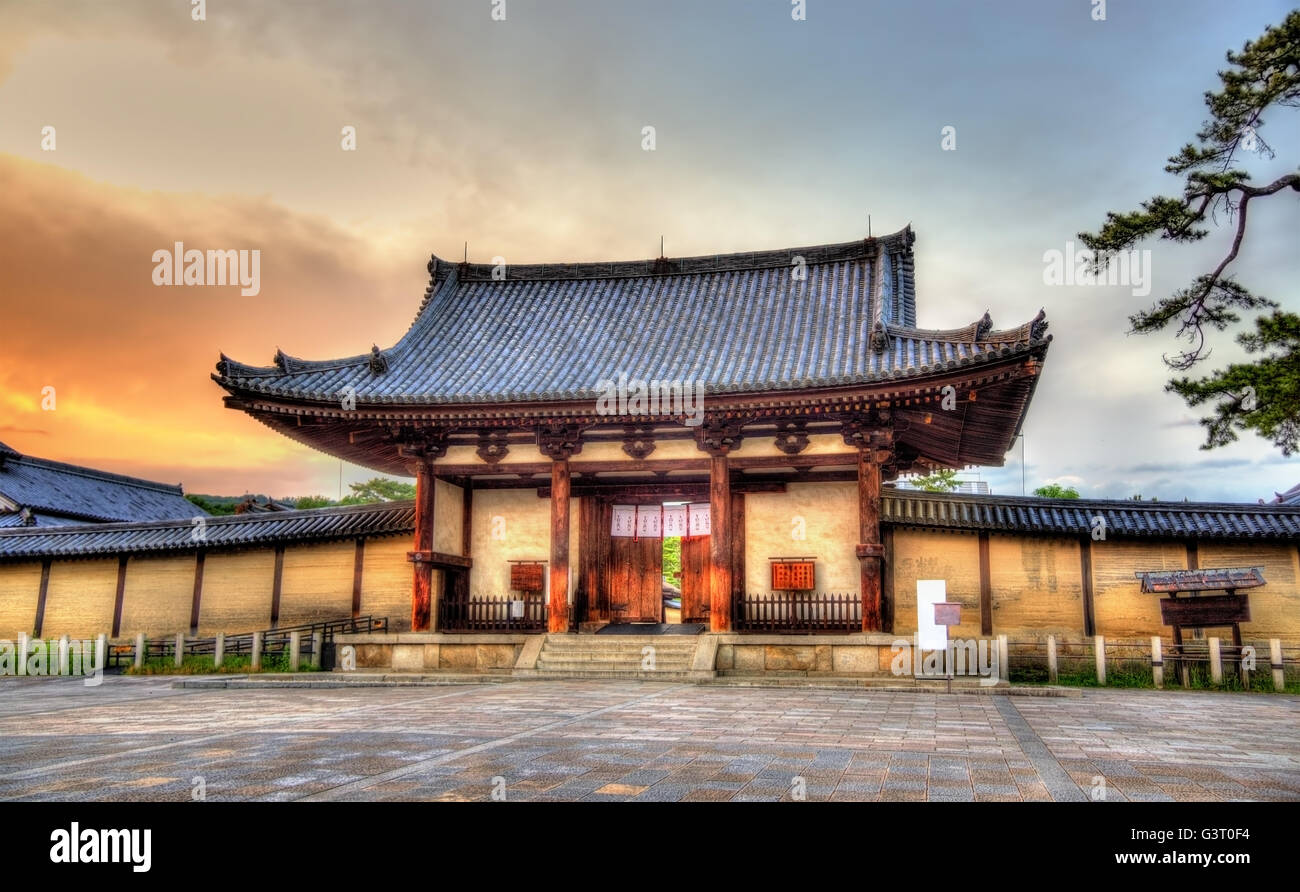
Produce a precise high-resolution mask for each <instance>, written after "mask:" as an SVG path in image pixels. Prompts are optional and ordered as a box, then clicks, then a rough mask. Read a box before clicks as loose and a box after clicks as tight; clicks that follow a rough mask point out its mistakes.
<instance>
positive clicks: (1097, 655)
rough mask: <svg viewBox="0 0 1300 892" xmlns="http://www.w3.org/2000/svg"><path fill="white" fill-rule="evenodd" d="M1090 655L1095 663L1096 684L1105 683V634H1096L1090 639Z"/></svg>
mask: <svg viewBox="0 0 1300 892" xmlns="http://www.w3.org/2000/svg"><path fill="white" fill-rule="evenodd" d="M1092 641H1093V644H1092V656H1093V660H1094V661H1095V662H1096V664H1097V684H1099V685H1103V686H1104V685H1105V684H1106V636H1105V635H1096V636H1094V637H1093V639H1092Z"/></svg>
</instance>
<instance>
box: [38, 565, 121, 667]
mask: <svg viewBox="0 0 1300 892" xmlns="http://www.w3.org/2000/svg"><path fill="white" fill-rule="evenodd" d="M119 573H120V571H119ZM49 591H50V559H49V558H46V559H45V560H43V561H41V587H40V590H39V591H37V593H36V623H35V628H33V629H32V634H33V635H35V636H36V637H37V638H40V637H41V627H42V626H44V625H45V600H46V596H47V595H48V594H49ZM26 662H27V661H26V658H24V660H23V663H24V665H26ZM26 671H27V670H26V669H24V670H23V672H26Z"/></svg>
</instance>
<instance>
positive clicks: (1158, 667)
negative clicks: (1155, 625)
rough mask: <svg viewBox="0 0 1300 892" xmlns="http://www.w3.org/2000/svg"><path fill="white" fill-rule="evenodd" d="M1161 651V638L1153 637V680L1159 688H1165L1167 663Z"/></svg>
mask: <svg viewBox="0 0 1300 892" xmlns="http://www.w3.org/2000/svg"><path fill="white" fill-rule="evenodd" d="M1163 656H1164V655H1163V654H1162V653H1161V651H1160V636H1159V635H1152V636H1151V680H1152V681H1154V682H1155V685H1156V687H1157V688H1163V687H1164V686H1165V661H1164V659H1163Z"/></svg>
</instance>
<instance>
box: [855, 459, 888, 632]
mask: <svg viewBox="0 0 1300 892" xmlns="http://www.w3.org/2000/svg"><path fill="white" fill-rule="evenodd" d="M874 458H875V453H874V452H873V451H872V450H871V449H869V448H863V449H859V450H858V549H857V552H858V565H859V567H860V570H861V576H860V579H861V596H862V631H864V632H879V631H881V629H882V628H883V626H882V625H881V609H880V590H881V579H880V561H881V558H883V557H884V554H885V547H884V544H883V543H882V542H881V541H880V465H879V464H877V463H876V462H875V461H874V460H873V459H874Z"/></svg>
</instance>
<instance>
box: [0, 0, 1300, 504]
mask: <svg viewBox="0 0 1300 892" xmlns="http://www.w3.org/2000/svg"><path fill="white" fill-rule="evenodd" d="M1105 6H1106V9H1105V19H1104V20H1095V19H1094V17H1093V16H1094V11H1095V8H1096V4H1095V3H1094V2H1093V0H1025V2H1015V0H1006V2H999V3H978V2H961V0H952V2H939V0H917V2H911V3H906V4H896V3H884V2H879V0H869V2H861V0H860V2H832V0H807V2H806V3H805V4H803V9H804V12H805V17H804V18H802V19H797V18H796V15H792V13H796V14H797V8H796V6H795V5H794V4H792V3H791V2H789V0H737V2H730V0H710V2H708V3H699V2H678V0H635V2H634V0H625V2H619V0H590V2H577V0H573V2H569V0H547V2H526V0H504V2H501V0H459V2H434V0H420V2H398V0H377V2H373V3H354V2H343V0H337V2H332V0H321V2H314V0H304V2H296V3H277V4H267V3H263V2H260V0H212V2H208V3H206V4H204V5H203V8H202V10H201V12H202V14H203V15H202V17H201V18H196V16H198V14H199V12H200V10H199V8H198V6H197V0H166V2H162V0H115V2H113V3H103V2H98V0H85V2H82V0H32V2H26V0H0V345H2V350H0V441H3V442H5V443H7V444H9V445H10V446H12V447H14V448H15V449H17V450H19V451H20V452H24V453H28V454H32V455H38V456H42V457H46V458H53V459H59V460H63V461H70V462H75V463H79V464H85V465H90V466H93V467H97V468H103V469H107V470H112V471H116V472H119V473H125V474H134V475H137V476H143V477H147V478H150V479H156V480H162V481H165V482H179V483H182V484H183V486H184V487H185V490H186V491H187V492H196V493H216V494H225V495H238V494H241V493H244V492H261V493H268V494H271V495H273V496H277V497H285V496H298V495H305V494H309V493H322V494H325V495H329V496H337V495H338V491H339V487H340V479H341V481H342V484H343V486H344V488H345V489H346V484H347V483H349V482H353V481H358V480H364V479H368V478H369V477H371V476H373V473H372V472H370V471H368V470H367V469H364V468H359V467H355V466H351V465H344V466H342V467H341V468H340V463H339V462H338V460H336V459H333V458H331V457H329V456H326V455H323V454H321V453H318V452H315V451H313V450H311V449H310V448H308V447H306V446H302V445H299V444H296V443H294V442H292V441H290V440H288V439H286V438H284V437H281V436H279V435H277V434H275V433H273V432H272V431H271V430H269V429H268V428H266V427H264V426H262V425H261V424H259V423H258V422H256V421H254V420H253V419H251V418H249V417H248V416H246V415H244V414H243V413H241V412H236V411H232V410H229V409H226V408H225V407H224V406H223V405H222V399H221V398H222V396H223V391H222V390H221V389H220V388H219V387H218V386H217V385H216V384H215V383H213V382H212V381H211V379H210V377H209V376H210V374H211V372H212V371H213V369H214V365H215V363H216V361H217V359H218V358H219V356H220V354H221V353H223V352H224V353H225V354H226V355H228V356H231V357H232V358H235V359H238V360H241V361H243V362H250V363H254V364H258V365H269V364H270V363H271V360H272V357H273V355H274V353H275V350H276V349H277V348H280V349H283V350H284V351H285V352H286V353H289V354H291V355H294V356H300V357H304V358H316V359H322V358H331V357H336V356H350V355H355V354H358V353H363V352H366V351H368V350H369V348H370V346H371V344H378V345H379V346H380V347H386V346H390V345H392V344H393V343H395V342H396V341H397V340H398V338H400V337H401V335H402V334H403V333H404V332H405V330H406V328H407V327H408V326H409V325H410V323H411V320H412V318H413V317H414V314H415V311H416V309H417V308H418V306H419V303H420V300H421V298H422V297H423V293H424V288H425V286H426V284H427V279H428V275H427V271H426V269H425V266H426V264H427V262H428V259H429V255H430V254H431V253H436V254H438V255H439V256H442V257H447V258H453V259H459V258H460V256H461V255H462V253H463V252H466V251H467V252H468V255H469V259H470V260H472V261H490V260H491V259H492V258H494V257H497V256H500V257H504V258H506V260H507V262H510V263H528V262H550V261H558V262H576V261H586V260H626V259H642V258H647V257H654V256H657V255H658V253H659V243H660V242H659V240H660V237H661V236H662V238H663V240H664V242H663V243H664V251H665V253H666V254H668V255H669V256H688V255H693V254H713V253H725V252H728V251H749V250H762V249H773V248H783V247H790V246H799V245H809V244H819V243H825V242H838V241H848V240H851V239H856V238H861V237H863V236H865V235H866V234H867V227H868V216H870V225H871V229H872V231H873V232H874V233H875V234H877V235H879V234H883V233H887V232H892V231H895V230H897V229H900V228H901V227H903V226H904V225H906V224H908V223H910V224H911V225H912V226H913V228H914V229H915V231H916V233H917V240H916V245H915V251H916V261H917V271H916V277H917V308H918V324H919V325H920V326H922V327H930V328H952V327H958V326H962V325H966V324H968V323H969V322H972V321H974V320H975V319H977V318H979V317H980V316H981V315H982V314H983V313H984V312H985V311H986V310H987V311H989V312H990V314H991V315H992V318H993V321H994V323H995V327H998V328H1011V327H1014V326H1016V325H1019V324H1021V323H1023V322H1025V321H1028V320H1029V319H1030V318H1032V317H1033V315H1034V314H1035V313H1036V312H1037V311H1038V310H1039V308H1040V307H1041V308H1045V309H1046V311H1047V318H1048V320H1049V323H1050V329H1049V330H1050V332H1051V333H1052V334H1053V335H1054V341H1053V344H1052V347H1051V349H1050V351H1049V353H1048V357H1047V361H1046V364H1045V368H1044V372H1043V377H1042V380H1041V381H1040V383H1039V386H1038V389H1037V392H1036V395H1035V398H1034V401H1033V404H1032V405H1031V407H1030V411H1029V416H1028V421H1027V422H1026V424H1025V428H1024V432H1025V437H1024V443H1023V454H1024V465H1023V467H1022V463H1021V452H1022V449H1021V446H1020V445H1017V447H1016V448H1015V449H1013V450H1012V451H1011V452H1010V453H1008V455H1007V459H1006V464H1005V465H1004V466H1003V467H1002V468H983V469H978V474H979V476H980V477H981V479H984V480H986V481H988V482H989V483H990V485H991V486H992V488H993V491H994V492H998V493H1005V494H1019V493H1020V491H1021V479H1022V476H1023V478H1024V480H1025V481H1026V483H1027V487H1028V489H1033V488H1034V487H1035V486H1038V485H1041V484H1043V483H1046V482H1059V483H1062V484H1065V485H1071V486H1074V487H1076V488H1077V489H1078V490H1079V491H1080V493H1081V494H1082V495H1083V496H1085V497H1092V498H1128V497H1130V496H1133V495H1135V494H1141V495H1143V496H1144V497H1146V498H1152V497H1157V498H1159V499H1161V500H1181V499H1184V498H1186V499H1190V500H1193V501H1252V502H1253V501H1255V500H1257V499H1259V498H1265V497H1271V495H1272V493H1274V492H1275V491H1278V490H1283V489H1286V488H1289V487H1290V486H1292V485H1294V484H1295V483H1296V482H1300V461H1297V459H1296V458H1285V457H1283V456H1282V455H1281V454H1280V452H1279V451H1277V450H1276V449H1275V448H1274V447H1272V446H1271V445H1270V444H1269V443H1267V442H1265V441H1263V440H1260V439H1258V438H1256V437H1254V436H1253V435H1245V436H1244V437H1243V438H1242V440H1241V441H1239V442H1238V443H1236V444H1233V445H1231V446H1229V447H1227V448H1220V449H1216V450H1213V451H1204V450H1201V449H1200V448H1199V447H1200V445H1201V443H1202V442H1203V439H1204V437H1203V432H1202V429H1201V428H1200V427H1199V425H1198V424H1197V421H1196V419H1197V414H1196V413H1195V412H1194V411H1193V410H1191V409H1189V408H1188V407H1186V406H1185V405H1184V404H1183V403H1182V401H1181V400H1180V399H1179V398H1178V397H1177V396H1175V395H1173V394H1170V393H1166V392H1165V391H1164V383H1165V381H1166V380H1167V379H1168V378H1169V376H1170V374H1169V371H1168V369H1166V368H1165V366H1164V365H1163V362H1162V359H1161V356H1162V354H1171V353H1174V352H1176V351H1177V350H1178V348H1179V343H1178V342H1177V341H1176V340H1174V339H1173V337H1172V335H1171V334H1157V335H1145V336H1137V335H1130V334H1128V333H1127V330H1128V324H1127V317H1128V315H1129V314H1130V313H1132V312H1134V311H1136V310H1139V309H1143V308H1145V307H1146V306H1148V305H1149V304H1150V303H1152V302H1153V301H1154V300H1156V299H1157V298H1159V297H1160V296H1163V295H1167V294H1169V293H1171V292H1172V291H1174V290H1175V289H1177V288H1179V287H1182V286H1183V285H1184V284H1186V283H1187V282H1189V281H1190V280H1191V279H1192V278H1193V277H1194V276H1196V275H1197V274H1199V273H1201V272H1203V271H1205V270H1207V269H1209V268H1211V267H1212V265H1213V264H1214V263H1217V261H1218V260H1219V259H1220V258H1221V257H1222V256H1223V254H1224V252H1225V251H1226V246H1227V244H1228V233H1227V230H1226V229H1219V230H1216V231H1215V233H1214V234H1213V235H1212V236H1211V237H1210V238H1208V239H1207V240H1205V242H1203V243H1199V244H1196V245H1173V244H1169V243H1164V242H1159V241H1153V242H1148V243H1146V244H1144V245H1143V247H1145V248H1149V249H1150V250H1151V254H1150V271H1151V276H1150V282H1149V285H1150V293H1149V294H1147V295H1146V296H1138V295H1135V294H1134V292H1135V291H1141V290H1142V289H1141V288H1140V287H1134V285H1132V284H1130V285H1128V286H1106V287H1095V286H1093V287H1086V286H1066V285H1049V284H1046V283H1045V281H1044V266H1045V264H1044V259H1043V258H1044V254H1045V252H1048V251H1052V250H1057V251H1065V250H1067V248H1068V244H1069V243H1070V242H1071V241H1077V233H1079V232H1080V231H1092V230H1096V229H1097V228H1098V227H1099V226H1100V224H1101V223H1102V222H1103V221H1104V219H1105V214H1106V212H1107V211H1108V210H1116V211H1120V210H1130V209H1132V208H1135V207H1137V205H1138V203H1139V202H1141V201H1142V200H1144V199H1146V198H1149V197H1150V196H1152V195H1156V194H1177V192H1178V191H1179V189H1180V182H1179V180H1178V179H1177V178H1175V177H1173V176H1171V175H1169V174H1166V173H1164V171H1163V167H1164V163H1165V160H1166V158H1167V157H1168V156H1169V155H1171V154H1173V153H1174V152H1175V151H1177V149H1178V148H1179V147H1180V146H1181V145H1183V144H1184V143H1185V142H1187V141H1189V140H1190V139H1192V137H1193V135H1194V134H1195V132H1196V130H1197V129H1198V128H1199V126H1200V124H1201V122H1202V121H1203V120H1204V118H1205V116H1206V112H1205V107H1204V103H1203V94H1204V92H1205V91H1206V90H1209V89H1214V88H1215V87H1216V85H1217V77H1216V75H1215V73H1216V71H1217V70H1219V69H1220V68H1222V67H1223V66H1224V53H1225V51H1226V50H1228V49H1239V48H1240V46H1241V44H1242V43H1243V42H1244V41H1245V40H1248V39H1251V38H1253V37H1256V36H1258V35H1259V34H1260V33H1261V32H1262V31H1263V29H1264V27H1265V26H1266V25H1269V24H1273V23H1276V22H1278V21H1280V20H1281V19H1282V18H1283V16H1284V15H1285V14H1286V13H1287V11H1288V10H1289V9H1290V8H1291V7H1292V4H1290V3H1286V2H1278V0H1252V2H1246V0H1243V2H1237V3H1232V4H1223V3H1218V2H1213V0H1142V2H1130V0H1110V2H1108V3H1106V4H1105ZM503 14H504V16H503ZM346 127H351V128H355V150H345V149H344V148H343V141H344V140H343V133H344V128H346ZM646 127H653V128H654V148H653V150H651V151H647V150H646V148H645V139H644V133H645V130H644V128H646ZM948 127H951V128H953V130H952V131H945V130H944V128H948ZM46 128H53V131H52V136H53V142H52V143H51V140H50V136H51V131H49V130H47V129H46ZM945 132H948V133H950V134H952V135H954V136H955V148H952V149H950V150H945V148H944V147H943V137H944V133H945ZM1260 134H1261V136H1263V137H1264V138H1265V139H1266V140H1267V141H1268V142H1269V143H1270V144H1271V145H1272V146H1273V148H1274V149H1275V150H1276V157H1275V158H1273V159H1271V160H1270V159H1267V158H1264V157H1262V156H1257V155H1256V156H1251V157H1248V158H1245V159H1244V166H1245V167H1246V168H1247V169H1248V170H1249V171H1250V172H1251V174H1252V176H1253V177H1254V178H1255V179H1256V180H1263V181H1267V180H1269V179H1272V178H1273V177H1275V176H1277V175H1278V174H1280V173H1283V172H1286V171H1288V170H1292V169H1294V166H1295V163H1296V156H1297V154H1298V153H1297V151H1296V146H1297V145H1300V116H1298V115H1297V114H1296V112H1295V111H1293V110H1281V111H1277V112H1274V113H1273V114H1272V115H1270V116H1269V117H1268V118H1267V119H1266V122H1265V125H1264V127H1263V128H1261V130H1260ZM950 144H951V142H950ZM1296 211H1297V208H1296V205H1295V201H1294V199H1293V198H1288V197H1285V196H1283V197H1280V198H1276V199H1273V200H1270V201H1268V202H1260V203H1257V204H1255V205H1252V211H1251V229H1250V232H1249V234H1248V237H1247V242H1246V245H1245V247H1244V249H1243V252H1242V255H1241V257H1240V258H1239V259H1238V261H1237V263H1236V264H1235V267H1234V268H1235V271H1236V274H1237V276H1238V277H1239V279H1240V280H1241V281H1243V282H1244V283H1245V284H1247V285H1248V286H1249V287H1251V288H1252V289H1253V290H1255V291H1256V292H1257V293H1261V294H1264V295H1267V296H1269V297H1272V298H1273V299H1275V300H1277V301H1279V302H1280V303H1282V304H1283V306H1285V307H1287V308H1289V309H1296V308H1297V304H1298V303H1300V301H1298V300H1297V294H1296V282H1297V279H1298V277H1297V275H1296V273H1297V265H1298V264H1297V252H1296V232H1297V227H1296ZM176 242H183V243H184V244H185V246H186V247H190V248H198V249H201V250H202V249H223V250H224V249H235V250H239V249H246V250H254V249H256V250H258V251H260V258H261V282H260V285H261V287H260V290H259V291H258V293H256V294H244V293H241V289H240V288H239V287H237V286H229V285H226V286H220V285H213V286H197V285H193V286H185V287H168V286H159V285H156V284H155V283H154V281H153V279H154V267H155V263H154V260H153V255H154V252H155V251H157V250H159V249H170V248H171V247H172V246H173V245H174V243H176ZM1080 247H1081V246H1080ZM1232 334H1233V332H1232V331H1229V332H1228V333H1226V334H1223V335H1218V334H1216V335H1215V336H1214V338H1213V340H1212V342H1211V343H1212V347H1213V353H1212V356H1211V359H1210V360H1209V363H1208V364H1207V365H1206V366H1204V371H1206V372H1208V371H1210V370H1211V369H1212V368H1214V367H1217V366H1218V365H1220V364H1222V363H1223V362H1227V361H1232V360H1235V359H1239V358H1241V356H1242V354H1241V351H1240V349H1239V348H1238V347H1237V346H1236V345H1235V344H1234V343H1233V341H1232ZM51 388H52V390H51ZM967 476H975V474H974V472H972V473H971V474H969V475H967Z"/></svg>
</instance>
